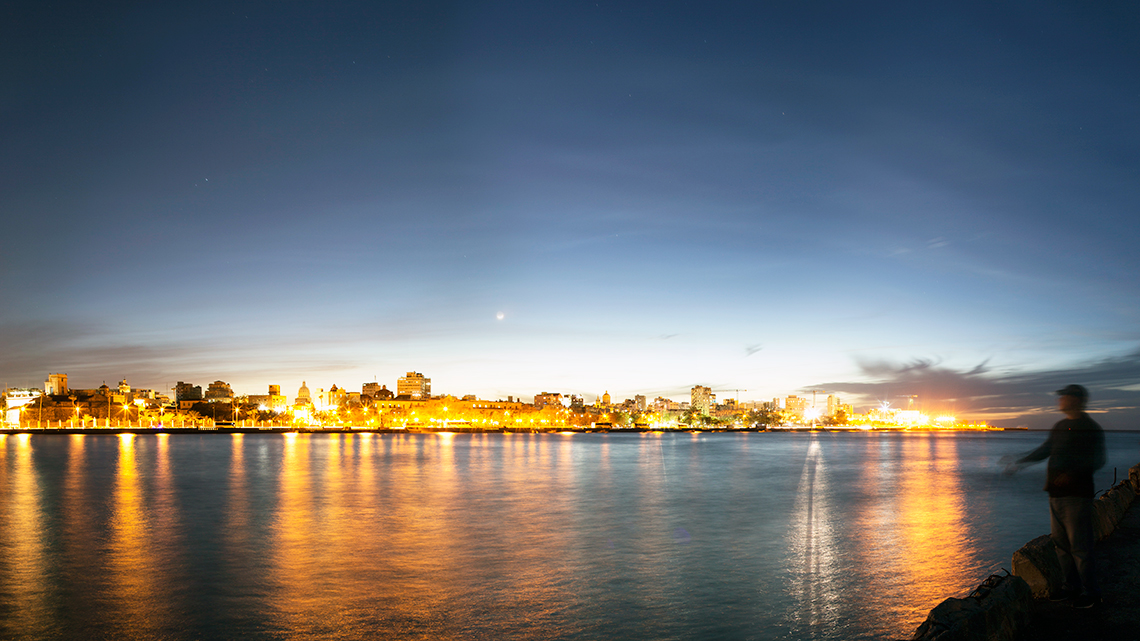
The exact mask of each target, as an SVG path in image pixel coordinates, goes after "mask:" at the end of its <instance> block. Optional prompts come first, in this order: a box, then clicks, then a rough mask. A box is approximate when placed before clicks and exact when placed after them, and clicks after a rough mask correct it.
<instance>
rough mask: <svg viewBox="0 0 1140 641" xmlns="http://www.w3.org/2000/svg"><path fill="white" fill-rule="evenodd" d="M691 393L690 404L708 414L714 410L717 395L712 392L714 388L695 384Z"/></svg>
mask: <svg viewBox="0 0 1140 641" xmlns="http://www.w3.org/2000/svg"><path fill="white" fill-rule="evenodd" d="M691 393H692V401H691V403H690V405H689V406H690V407H692V408H693V409H694V410H697V411H699V412H700V413H701V414H704V415H705V416H708V414H709V412H710V411H712V406H713V404H714V403H716V395H715V394H713V393H712V388H710V387H705V386H703V385H694V386H693V389H692V390H691Z"/></svg>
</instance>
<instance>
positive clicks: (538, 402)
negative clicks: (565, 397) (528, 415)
mask: <svg viewBox="0 0 1140 641" xmlns="http://www.w3.org/2000/svg"><path fill="white" fill-rule="evenodd" d="M547 405H557V406H558V407H562V393H561V392H542V393H541V394H535V395H534V406H535V408H536V409H542V408H543V407H546V406H547Z"/></svg>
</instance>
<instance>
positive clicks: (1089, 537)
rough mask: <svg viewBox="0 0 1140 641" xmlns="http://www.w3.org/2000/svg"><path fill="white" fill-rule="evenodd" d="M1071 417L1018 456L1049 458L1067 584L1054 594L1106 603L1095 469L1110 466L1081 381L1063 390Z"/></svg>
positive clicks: (1013, 467)
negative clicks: (1097, 554) (1098, 557)
mask: <svg viewBox="0 0 1140 641" xmlns="http://www.w3.org/2000/svg"><path fill="white" fill-rule="evenodd" d="M1057 394H1058V397H1059V398H1058V399H1057V404H1058V406H1059V407H1060V410H1061V412H1063V413H1064V414H1065V418H1064V419H1063V420H1061V421H1058V422H1057V424H1056V425H1054V426H1053V429H1052V431H1050V432H1049V438H1048V439H1047V440H1046V441H1045V442H1044V443H1042V444H1041V447H1038V448H1037V449H1035V450H1033V451H1032V452H1030V453H1028V454H1026V455H1025V456H1023V457H1021V458H1019V459H1017V460H1016V461H1013V462H1012V463H1010V464H1009V466H1008V467H1007V468H1006V472H1007V473H1010V474H1012V473H1013V472H1016V471H1017V470H1019V469H1021V467H1023V466H1025V465H1027V464H1029V463H1034V462H1037V461H1042V460H1044V459H1049V465H1048V469H1047V471H1046V473H1045V491H1047V492H1049V516H1050V519H1049V520H1050V538H1052V539H1053V546H1054V547H1055V548H1056V549H1057V559H1058V560H1059V561H1060V562H1061V570H1062V572H1063V573H1064V584H1063V585H1062V586H1061V588H1060V590H1059V591H1057V592H1053V593H1052V594H1050V598H1051V599H1052V600H1054V601H1063V600H1066V599H1070V598H1072V599H1073V607H1077V608H1091V607H1093V606H1094V605H1096V604H1097V603H1099V602H1100V589H1099V587H1098V586H1097V582H1096V571H1095V568H1094V567H1093V557H1092V552H1093V545H1094V543H1095V542H1096V540H1095V538H1094V535H1093V497H1094V495H1095V494H1096V490H1095V488H1094V486H1093V472H1095V471H1097V470H1099V469H1100V468H1101V467H1103V466H1104V431H1103V430H1101V428H1100V425H1097V423H1096V421H1094V420H1092V418H1090V417H1089V415H1088V414H1086V413H1085V405H1086V404H1087V403H1088V400H1089V393H1088V390H1086V389H1085V388H1084V387H1081V386H1080V385H1069V386H1067V387H1065V388H1064V389H1061V390H1057Z"/></svg>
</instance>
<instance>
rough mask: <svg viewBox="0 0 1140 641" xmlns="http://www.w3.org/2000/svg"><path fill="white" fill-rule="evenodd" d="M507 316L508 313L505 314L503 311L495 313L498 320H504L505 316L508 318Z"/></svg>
mask: <svg viewBox="0 0 1140 641" xmlns="http://www.w3.org/2000/svg"><path fill="white" fill-rule="evenodd" d="M506 317H507V315H506V314H504V313H503V312H498V313H497V314H495V319H496V320H503V319H504V318H506Z"/></svg>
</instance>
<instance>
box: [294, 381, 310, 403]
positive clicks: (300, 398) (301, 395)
mask: <svg viewBox="0 0 1140 641" xmlns="http://www.w3.org/2000/svg"><path fill="white" fill-rule="evenodd" d="M293 404H294V405H312V404H313V399H312V398H309V388H308V387H306V386H305V381H301V389H299V390H297V400H296V401H294V403H293Z"/></svg>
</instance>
